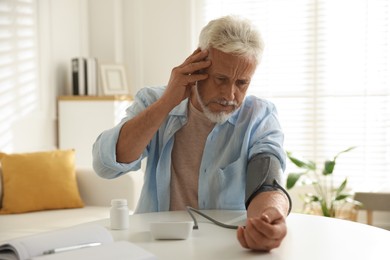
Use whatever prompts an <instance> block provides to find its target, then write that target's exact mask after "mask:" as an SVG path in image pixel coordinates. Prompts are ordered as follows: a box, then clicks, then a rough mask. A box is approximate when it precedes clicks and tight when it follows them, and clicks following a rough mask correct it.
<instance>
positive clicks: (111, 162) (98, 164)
mask: <svg viewBox="0 0 390 260" xmlns="http://www.w3.org/2000/svg"><path fill="white" fill-rule="evenodd" d="M162 91H163V89H162V88H151V89H142V90H141V91H139V92H138V93H137V95H136V96H135V99H134V102H133V104H132V105H131V106H130V107H129V108H127V110H126V117H125V118H123V119H122V121H121V122H120V123H119V124H118V125H117V126H115V127H113V128H111V129H108V130H105V131H104V132H102V133H101V134H100V135H99V136H98V137H97V139H96V141H95V143H94V144H93V147H92V157H93V162H92V165H93V168H94V170H95V172H96V173H97V174H98V175H99V176H101V177H103V178H106V179H112V178H116V177H118V176H120V175H122V174H125V173H127V172H129V171H136V170H138V169H140V167H141V160H142V158H144V157H145V156H147V152H146V150H145V152H144V153H143V154H142V155H141V156H140V157H139V158H138V159H137V160H136V161H134V162H131V163H118V162H117V161H116V144H117V142H118V137H119V133H120V131H121V128H122V126H123V125H124V124H125V123H126V122H127V121H129V120H130V119H132V118H133V117H135V116H136V115H138V114H139V113H140V112H142V111H143V110H144V109H145V108H146V107H147V106H148V105H150V104H151V103H153V102H154V101H155V100H156V99H157V98H158V94H156V93H158V92H160V93H161V92H162ZM129 149H131V147H129Z"/></svg>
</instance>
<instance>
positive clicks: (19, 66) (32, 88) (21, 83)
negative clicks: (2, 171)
mask: <svg viewBox="0 0 390 260" xmlns="http://www.w3.org/2000/svg"><path fill="white" fill-rule="evenodd" d="M36 28H37V25H36V1H35V0H1V1H0V125H1V126H0V136H1V138H0V147H1V148H2V149H3V151H6V150H12V147H11V141H12V131H11V129H12V123H13V122H14V121H15V120H16V119H17V118H18V117H21V116H23V115H25V114H26V113H27V112H28V111H31V109H33V108H34V107H35V106H36V102H34V101H35V100H36V99H37V96H38V93H39V92H38V88H37V80H38V76H37V75H38V71H37V70H38V69H37V52H38V49H37V44H36V42H37V41H36V30H37V29H36Z"/></svg>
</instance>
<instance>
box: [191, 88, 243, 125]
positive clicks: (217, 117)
mask: <svg viewBox="0 0 390 260" xmlns="http://www.w3.org/2000/svg"><path fill="white" fill-rule="evenodd" d="M195 93H196V98H197V99H198V102H199V105H200V107H201V108H202V110H203V113H204V115H205V116H206V117H207V118H208V119H209V120H210V121H211V122H213V123H216V124H220V125H222V124H223V123H225V122H226V121H227V120H228V119H229V118H230V117H231V116H232V114H233V112H234V111H233V112H230V113H225V112H219V113H214V112H211V111H210V109H209V108H208V107H207V106H206V105H205V104H204V102H203V100H202V98H201V97H200V95H199V92H198V85H196V86H195ZM226 102H227V101H225V103H226ZM228 104H230V105H236V103H235V102H234V101H232V102H228Z"/></svg>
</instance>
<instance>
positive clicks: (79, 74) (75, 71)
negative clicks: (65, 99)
mask: <svg viewBox="0 0 390 260" xmlns="http://www.w3.org/2000/svg"><path fill="white" fill-rule="evenodd" d="M85 63H86V62H85V58H82V57H77V58H73V59H72V91H73V95H80V96H83V95H85V93H86V84H85V81H86V80H85V67H86V65H85Z"/></svg>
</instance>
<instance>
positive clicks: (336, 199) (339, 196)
mask: <svg viewBox="0 0 390 260" xmlns="http://www.w3.org/2000/svg"><path fill="white" fill-rule="evenodd" d="M350 196H351V195H350V194H339V195H337V197H336V198H335V199H334V200H335V201H339V200H344V199H346V198H348V197H350Z"/></svg>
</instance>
